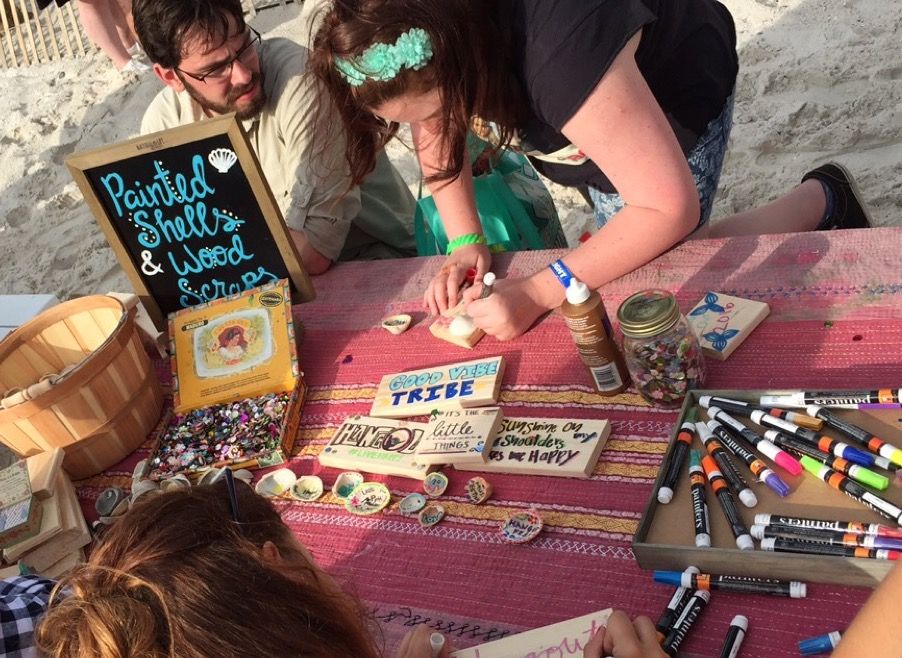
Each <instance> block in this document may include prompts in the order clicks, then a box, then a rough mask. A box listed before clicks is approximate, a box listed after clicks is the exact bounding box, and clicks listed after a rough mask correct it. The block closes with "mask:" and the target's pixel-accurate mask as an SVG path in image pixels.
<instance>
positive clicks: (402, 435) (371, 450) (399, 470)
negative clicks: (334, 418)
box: [319, 416, 430, 480]
mask: <svg viewBox="0 0 902 658" xmlns="http://www.w3.org/2000/svg"><path fill="white" fill-rule="evenodd" d="M426 427H427V425H426V423H414V422H409V421H404V420H391V419H387V418H371V417H369V416H351V417H350V418H348V419H347V420H345V422H344V423H342V424H341V426H340V427H339V428H338V429H337V430H335V433H334V434H333V435H332V438H331V439H330V440H329V443H328V444H327V445H326V446H325V447H324V448H323V451H322V452H321V453H320V454H319V463H320V464H322V465H323V466H332V467H335V468H352V469H356V470H361V471H365V472H367V473H379V474H381V475H399V476H401V477H408V478H414V479H417V480H422V479H423V478H425V477H426V475H427V474H428V473H429V471H430V468H429V466H427V465H425V464H420V463H418V462H417V461H416V460H415V455H414V453H415V451H416V448H417V444H419V442H420V439H421V438H422V437H423V434H424V433H425V431H426Z"/></svg>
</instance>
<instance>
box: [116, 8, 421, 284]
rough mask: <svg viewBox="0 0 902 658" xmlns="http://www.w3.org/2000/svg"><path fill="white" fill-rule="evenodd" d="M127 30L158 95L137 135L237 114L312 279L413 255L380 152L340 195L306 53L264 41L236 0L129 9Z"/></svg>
mask: <svg viewBox="0 0 902 658" xmlns="http://www.w3.org/2000/svg"><path fill="white" fill-rule="evenodd" d="M133 14H134V18H135V28H136V30H137V32H138V37H139V39H140V40H141V44H142V46H143V47H144V50H145V52H146V53H147V56H148V57H149V58H150V60H151V61H152V62H153V69H154V73H156V75H157V77H158V78H159V79H160V80H162V81H163V83H164V84H165V85H166V88H165V89H164V90H163V91H161V92H160V93H159V94H158V95H157V97H156V98H155V99H154V100H153V101H152V102H151V104H150V106H149V107H148V109H147V112H146V113H145V115H144V119H143V121H142V123H141V132H142V133H148V132H156V131H158V130H164V129H167V128H174V127H176V126H181V125H185V124H189V123H193V122H195V121H201V120H203V119H204V118H207V117H214V116H219V115H222V114H227V113H229V112H234V113H235V115H236V117H237V118H238V119H240V120H241V121H242V124H243V126H244V129H245V132H246V133H247V135H248V138H249V140H250V142H251V145H252V147H253V148H254V151H255V152H256V154H257V158H258V159H259V161H260V165H261V167H262V169H263V173H264V175H265V176H266V180H267V182H268V183H269V186H270V188H271V189H272V192H273V196H275V198H276V201H277V203H278V204H279V207H280V209H281V210H282V214H283V215H284V217H285V222H286V224H287V225H288V227H289V229H290V233H291V236H292V238H293V239H294V242H295V245H296V246H297V248H298V253H299V254H300V256H301V260H302V261H303V263H304V266H305V268H306V269H307V271H308V272H309V273H310V274H319V273H321V272H324V271H325V270H326V269H328V268H329V266H330V265H331V263H332V262H334V261H336V260H351V259H367V258H370V259H371V258H397V257H404V256H415V255H416V246H415V243H414V238H413V214H414V200H413V197H412V195H411V194H410V191H409V190H408V188H407V186H406V185H405V184H404V181H403V180H402V179H401V176H400V175H399V174H398V172H397V171H396V170H395V169H394V167H392V165H391V163H389V161H388V158H387V157H386V156H385V153H382V154H380V157H379V160H378V161H377V165H376V169H375V170H374V171H373V173H372V174H370V176H369V177H368V178H367V180H366V181H365V182H364V183H363V184H362V185H361V186H360V187H359V188H355V189H353V190H351V191H350V192H348V191H347V190H348V184H349V173H348V169H347V163H346V162H345V160H344V153H345V141H344V140H345V137H344V133H343V132H342V128H341V121H340V120H339V118H338V116H337V114H336V113H335V110H334V108H333V106H332V105H331V100H330V98H329V96H328V94H327V93H325V91H323V90H321V89H320V88H318V87H317V86H316V83H315V81H314V79H313V77H312V76H310V75H307V74H306V73H305V65H306V61H307V50H306V49H305V48H303V47H302V46H300V45H298V44H295V43H294V42H292V41H289V40H288V39H266V40H263V39H262V38H261V36H260V34H259V33H258V32H257V31H256V30H254V29H253V28H252V27H250V26H248V25H246V24H245V22H244V15H243V12H242V8H241V3H240V0H135V2H134V4H133Z"/></svg>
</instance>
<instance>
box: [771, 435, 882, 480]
mask: <svg viewBox="0 0 902 658" xmlns="http://www.w3.org/2000/svg"><path fill="white" fill-rule="evenodd" d="M765 435H766V436H767V437H768V438H769V439H770V440H771V441H773V442H774V443H776V444H777V445H778V446H780V447H781V448H784V449H786V450H789V451H791V452H794V453H796V454H797V455H805V456H806V457H807V458H808V459H809V460H811V461H812V462H814V463H815V464H817V465H818V467H817V468H818V470H817V471H813V470H811V469H808V468H807V467H806V469H807V470H808V471H809V472H811V473H812V474H814V475H817V476H818V477H820V475H819V471H820V469H821V468H824V467H827V468H831V469H833V470H834V471H836V472H837V473H842V474H844V475H848V476H849V477H850V478H852V479H853V480H855V481H856V482H860V483H861V484H866V485H867V486H869V487H873V488H874V489H877V490H878V491H885V490H886V489H887V488H888V487H889V479H888V478H886V477H885V476H883V475H880V474H879V473H875V472H874V471H872V470H870V469H869V468H865V467H864V466H859V465H858V464H853V463H852V462H850V461H849V460H848V459H842V458H841V457H834V456H833V455H829V454H827V453H826V452H823V451H822V450H818V449H817V448H815V447H814V446H812V445H810V444H807V443H805V442H804V441H800V440H798V439H796V438H794V437H791V436H787V435H785V434H781V433H779V432H773V435H771V431H770V430H768V432H765Z"/></svg>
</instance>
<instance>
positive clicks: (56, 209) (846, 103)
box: [0, 0, 902, 300]
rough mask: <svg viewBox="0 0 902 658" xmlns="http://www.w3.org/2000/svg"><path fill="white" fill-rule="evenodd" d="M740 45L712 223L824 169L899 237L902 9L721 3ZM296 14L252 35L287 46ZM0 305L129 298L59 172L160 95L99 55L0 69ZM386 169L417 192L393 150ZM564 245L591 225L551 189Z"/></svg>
mask: <svg viewBox="0 0 902 658" xmlns="http://www.w3.org/2000/svg"><path fill="white" fill-rule="evenodd" d="M725 4H726V5H727V6H728V7H729V8H730V10H731V11H732V12H733V15H734V17H735V20H736V25H737V31H738V35H739V45H738V48H739V58H740V65H741V70H740V75H739V81H738V86H737V90H736V108H735V115H734V119H735V125H734V128H733V134H732V137H731V142H730V149H729V153H728V156H727V161H726V164H725V166H724V171H723V175H722V178H721V186H720V190H719V192H718V196H717V202H716V205H715V210H714V216H715V218H716V217H722V216H726V215H729V214H730V213H732V212H736V211H739V210H744V209H748V208H751V207H754V206H756V205H760V204H762V203H764V202H766V201H768V200H770V199H772V198H774V197H776V196H779V195H780V194H781V193H783V192H784V191H786V190H788V189H790V188H791V187H792V186H793V185H795V184H796V183H797V182H798V180H799V179H800V177H801V176H802V174H803V173H805V171H807V170H809V169H811V168H812V167H814V166H816V165H818V164H820V163H822V162H824V161H827V160H834V159H835V160H837V161H839V162H842V163H843V164H845V165H846V166H847V167H848V168H849V169H850V170H851V171H852V172H853V173H854V174H855V176H856V178H857V180H858V183H859V185H860V188H861V191H862V193H863V196H864V197H865V200H866V201H867V204H868V207H869V208H870V211H871V214H872V217H873V219H874V223H875V224H876V225H878V226H890V225H896V226H898V225H902V110H900V108H902V46H900V33H902V3H898V2H887V1H886V0H854V1H852V0H842V1H841V2H835V1H826V0H726V2H725ZM296 14H297V11H296V6H295V7H292V6H289V8H288V9H287V10H286V9H281V8H280V9H269V10H265V11H263V12H261V13H260V14H258V16H257V18H256V19H255V21H254V24H255V25H257V26H258V28H259V29H262V30H264V31H265V32H266V33H267V34H270V35H278V36H288V37H292V36H293V35H295V34H297V31H298V29H299V24H298V22H297V20H296V18H295V16H296ZM0 85H2V89H3V93H2V94H0V123H2V129H0V294H24V293H53V294H56V295H57V296H58V297H59V298H60V299H61V300H62V299H68V298H71V297H74V296H78V295H84V294H91V293H105V292H108V291H110V290H130V289H131V287H130V285H129V283H128V280H127V279H126V277H125V275H124V274H123V272H122V270H121V269H120V268H119V266H118V264H117V262H116V259H115V257H114V255H113V252H112V251H111V249H110V248H109V247H108V245H107V243H106V240H105V239H104V237H103V235H102V234H101V232H100V230H99V229H98V227H97V224H96V222H95V220H94V217H93V215H92V214H91V212H90V210H89V209H88V207H87V206H86V204H85V203H84V201H83V199H82V197H81V194H80V193H79V191H78V189H77V188H76V186H75V183H74V182H73V181H72V179H71V177H70V175H69V172H68V170H67V169H66V167H65V166H64V160H65V158H66V157H67V156H68V155H69V154H71V153H74V152H77V151H82V150H85V149H90V148H95V147H98V146H102V145H104V144H109V143H114V142H117V141H121V140H124V139H127V138H129V137H132V136H134V135H136V134H137V130H138V126H139V122H140V118H141V116H142V114H143V111H144V108H145V107H146V105H147V103H148V102H149V101H150V99H151V98H153V96H154V95H155V94H156V92H157V91H158V90H159V85H160V83H159V82H158V81H157V80H156V78H154V77H153V76H151V75H146V76H144V77H142V78H140V79H139V78H137V77H130V78H124V77H123V76H122V75H121V74H119V73H118V72H117V71H115V70H114V69H113V68H112V66H111V65H110V64H109V61H108V60H107V59H106V58H105V57H104V56H103V55H102V54H101V53H99V52H96V53H93V54H91V55H89V56H88V57H82V58H79V59H70V60H66V61H63V62H54V63H50V64H43V65H38V66H32V67H28V68H19V69H7V70H0ZM391 156H392V157H393V159H395V160H396V162H397V164H398V166H399V168H400V169H401V171H402V173H404V174H405V176H407V177H408V178H409V180H410V182H411V184H413V183H414V179H415V177H416V166H415V163H414V161H413V159H412V156H411V155H410V153H409V152H408V151H406V150H405V149H403V148H392V149H391ZM551 188H552V192H553V195H554V197H555V200H556V203H557V205H558V210H559V213H560V215H561V217H562V221H563V223H564V226H565V230H566V232H567V235H568V238H569V239H570V240H571V241H574V240H576V239H577V238H578V236H579V235H580V234H581V233H582V232H583V231H584V230H585V228H586V226H587V225H588V220H589V218H590V213H589V211H588V208H587V207H586V206H585V204H584V202H583V201H582V198H581V197H580V196H579V195H578V194H577V193H575V192H574V191H572V190H567V189H564V188H559V187H557V186H551Z"/></svg>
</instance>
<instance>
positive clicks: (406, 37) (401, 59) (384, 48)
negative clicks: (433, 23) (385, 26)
mask: <svg viewBox="0 0 902 658" xmlns="http://www.w3.org/2000/svg"><path fill="white" fill-rule="evenodd" d="M430 59H432V41H430V39H429V34H428V33H427V32H426V30H424V29H423V28H420V27H414V28H411V29H409V30H407V32H405V33H404V34H402V35H401V36H399V37H398V39H397V40H396V41H395V42H394V43H393V44H391V43H374V44H373V45H372V46H370V47H369V48H367V49H366V50H364V51H363V52H362V53H360V55H358V56H356V57H347V58H345V57H336V58H335V68H336V69H338V72H339V73H341V76H342V77H343V78H344V79H345V80H347V81H348V84H349V85H351V86H352V87H359V86H360V85H362V84H363V83H364V82H366V81H367V80H377V81H380V82H384V81H386V80H393V79H394V78H395V77H396V76H397V75H398V73H400V72H401V69H411V70H413V71H419V70H420V69H421V68H423V67H424V66H426V64H428V63H429V60H430Z"/></svg>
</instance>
